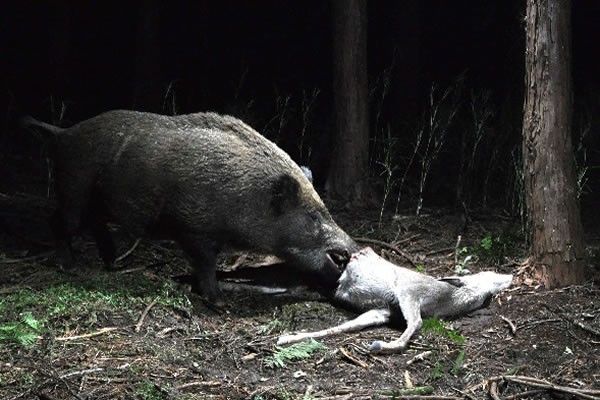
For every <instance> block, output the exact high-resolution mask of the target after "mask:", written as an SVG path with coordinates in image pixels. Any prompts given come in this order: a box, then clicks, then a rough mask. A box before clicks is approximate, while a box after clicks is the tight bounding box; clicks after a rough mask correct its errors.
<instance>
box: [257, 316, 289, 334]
mask: <svg viewBox="0 0 600 400" xmlns="http://www.w3.org/2000/svg"><path fill="white" fill-rule="evenodd" d="M286 329H287V327H286V324H285V323H283V322H281V321H280V320H279V319H277V318H275V319H273V320H271V321H269V322H268V323H267V324H265V325H262V326H261V327H260V328H259V330H258V333H259V334H261V335H270V334H272V333H275V332H283V331H284V330H286Z"/></svg>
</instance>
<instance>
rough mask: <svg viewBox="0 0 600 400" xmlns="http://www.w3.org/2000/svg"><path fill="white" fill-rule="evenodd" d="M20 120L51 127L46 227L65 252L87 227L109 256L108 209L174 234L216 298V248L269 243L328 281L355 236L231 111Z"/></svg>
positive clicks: (129, 223) (120, 219)
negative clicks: (60, 122) (52, 200)
mask: <svg viewBox="0 0 600 400" xmlns="http://www.w3.org/2000/svg"><path fill="white" fill-rule="evenodd" d="M24 125H25V126H26V127H30V128H39V129H41V130H42V131H45V132H49V133H51V134H52V135H49V136H51V137H52V138H53V146H52V147H53V152H54V156H53V158H54V160H55V182H56V193H57V199H58V208H57V210H56V212H55V214H54V216H53V217H52V221H51V224H52V227H53V231H54V234H55V235H56V237H57V241H58V250H59V255H60V257H61V258H62V259H63V262H64V263H66V264H68V263H70V262H71V261H72V256H71V249H70V238H71V237H72V236H73V235H74V234H76V233H77V231H78V230H79V229H80V228H81V227H86V226H87V227H88V228H90V229H91V232H92V234H93V236H94V238H95V240H96V242H97V245H98V250H99V253H100V256H101V258H102V259H103V261H104V262H105V264H107V265H112V264H113V263H114V261H115V247H114V244H113V242H112V239H111V237H110V234H109V231H108V229H107V226H106V223H107V220H114V221H115V222H117V223H119V224H120V225H121V226H122V227H124V228H125V229H126V230H127V231H129V232H130V233H131V234H132V235H135V236H141V235H142V234H144V233H152V234H156V233H158V234H160V236H163V237H167V238H171V239H173V240H175V241H176V242H178V243H179V244H180V245H181V247H182V249H183V250H184V252H185V253H186V255H187V256H188V257H189V259H190V262H191V264H192V266H193V269H194V274H195V280H196V283H197V285H198V289H199V290H200V291H201V292H202V293H203V294H204V296H206V297H207V298H208V300H210V301H212V302H217V301H219V300H220V299H221V293H220V291H219V288H218V285H217V282H216V277H215V276H216V274H215V269H216V256H217V254H218V252H219V251H220V250H221V249H222V247H223V246H231V247H234V248H242V249H245V248H247V249H254V250H258V251H261V252H266V253H271V254H275V255H277V256H279V257H281V258H283V259H284V260H286V261H287V262H288V263H289V264H291V265H292V266H294V267H296V268H298V269H300V270H302V271H304V272H306V273H312V274H316V275H318V276H319V278H320V279H321V280H322V282H323V285H324V286H330V285H335V282H336V281H337V279H338V278H339V276H340V275H341V273H342V270H343V266H344V264H345V263H346V262H347V261H348V259H349V254H351V253H353V252H354V251H356V250H357V249H358V248H357V245H356V243H355V242H354V241H353V240H352V239H351V238H350V237H349V236H348V235H347V234H346V233H345V232H344V231H343V230H342V229H340V228H339V227H338V225H337V224H336V223H335V222H334V220H333V219H332V217H331V215H330V213H329V211H328V210H327V208H326V207H325V205H324V203H323V201H322V200H321V198H320V197H319V195H318V194H317V192H316V191H315V189H314V188H313V186H312V184H311V182H309V180H308V178H307V177H306V176H305V174H304V173H303V171H302V170H301V169H300V167H299V166H298V165H297V164H296V163H295V162H294V161H292V159H291V158H290V157H289V156H288V154H286V153H285V152H284V151H283V150H281V149H280V148H279V147H277V146H276V145H275V144H274V143H273V142H271V141H269V140H268V139H266V138H265V137H263V136H262V135H260V134H259V133H258V132H256V131H255V130H254V129H252V128H251V127H250V126H248V125H246V124H245V123H244V122H242V121H240V120H239V119H236V118H234V117H231V116H225V115H218V114H216V113H211V112H207V113H196V114H189V115H180V116H174V117H171V116H164V115H157V114H150V113H142V112H134V111H125V110H116V111H109V112H106V113H104V114H101V115H98V116H96V117H94V118H91V119H88V120H85V121H83V122H80V123H78V124H76V125H74V126H72V127H70V128H67V129H61V128H58V127H55V126H53V125H49V124H46V123H43V122H40V121H37V120H35V119H33V118H26V119H25V120H24Z"/></svg>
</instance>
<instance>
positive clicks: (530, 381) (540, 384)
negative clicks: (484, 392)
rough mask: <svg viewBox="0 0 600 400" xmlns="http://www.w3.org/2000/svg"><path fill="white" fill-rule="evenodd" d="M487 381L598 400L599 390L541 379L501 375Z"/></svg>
mask: <svg viewBox="0 0 600 400" xmlns="http://www.w3.org/2000/svg"><path fill="white" fill-rule="evenodd" d="M488 381H491V382H492V384H493V382H497V381H509V382H514V383H518V384H521V385H528V386H533V387H536V388H540V389H545V390H551V391H554V392H562V393H568V394H571V395H573V396H576V397H580V398H582V399H586V400H600V390H585V389H574V388H571V387H568V386H560V385H556V384H554V383H551V382H548V381H545V380H541V379H537V378H532V377H529V376H522V375H502V376H496V377H492V378H490V379H488ZM490 390H491V387H490ZM490 395H491V393H490Z"/></svg>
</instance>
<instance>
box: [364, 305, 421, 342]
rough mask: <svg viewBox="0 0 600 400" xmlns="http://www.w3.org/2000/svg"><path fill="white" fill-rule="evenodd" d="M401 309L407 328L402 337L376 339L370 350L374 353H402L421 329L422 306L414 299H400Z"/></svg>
mask: <svg viewBox="0 0 600 400" xmlns="http://www.w3.org/2000/svg"><path fill="white" fill-rule="evenodd" d="M400 310H401V311H402V315H403V316H404V319H405V320H406V330H405V331H404V332H403V333H402V336H400V338H398V339H396V340H393V341H391V342H383V341H379V340H376V341H374V342H373V343H372V344H371V347H370V350H371V351H372V352H374V353H400V352H401V351H402V350H404V349H405V348H406V346H407V345H408V341H409V340H410V338H411V337H412V335H414V333H415V332H416V331H417V330H419V329H421V325H423V320H422V319H421V307H420V306H419V304H418V303H417V302H415V301H413V300H412V299H408V298H406V296H405V298H404V299H400Z"/></svg>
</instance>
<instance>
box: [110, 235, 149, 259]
mask: <svg viewBox="0 0 600 400" xmlns="http://www.w3.org/2000/svg"><path fill="white" fill-rule="evenodd" d="M141 240H142V239H141V238H137V239H135V243H134V244H133V246H131V248H130V249H129V250H127V251H126V252H125V253H123V254H121V255H120V256H119V257H117V259H116V260H115V262H120V261H123V260H124V259H126V258H127V257H129V256H130V255H131V253H133V252H134V251H135V249H136V247H138V245H139V244H140V241H141Z"/></svg>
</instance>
